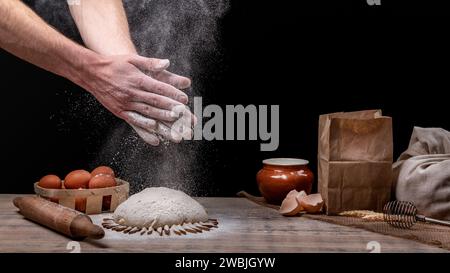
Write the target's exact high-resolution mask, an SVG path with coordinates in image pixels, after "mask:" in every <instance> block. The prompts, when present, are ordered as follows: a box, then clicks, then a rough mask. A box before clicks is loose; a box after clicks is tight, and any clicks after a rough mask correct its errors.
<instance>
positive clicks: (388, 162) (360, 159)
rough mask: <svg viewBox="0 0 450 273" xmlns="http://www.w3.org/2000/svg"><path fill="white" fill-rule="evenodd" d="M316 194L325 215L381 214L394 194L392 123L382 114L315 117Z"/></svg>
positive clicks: (367, 113)
mask: <svg viewBox="0 0 450 273" xmlns="http://www.w3.org/2000/svg"><path fill="white" fill-rule="evenodd" d="M318 158H319V165H318V180H319V192H320V193H321V194H322V197H323V198H324V201H325V208H326V212H327V214H329V215H333V214H337V213H339V212H341V211H346V210H357V209H365V210H375V211H381V210H382V208H383V206H384V204H385V203H386V202H388V201H389V200H390V197H391V189H392V161H393V144H392V120H391V118H389V117H384V116H382V114H381V111H380V110H370V111H360V112H351V113H333V114H327V115H322V116H320V118H319V151H318Z"/></svg>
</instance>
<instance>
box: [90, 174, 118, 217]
mask: <svg viewBox="0 0 450 273" xmlns="http://www.w3.org/2000/svg"><path fill="white" fill-rule="evenodd" d="M115 186H117V183H116V179H115V178H114V177H112V176H110V175H107V174H98V175H96V176H94V177H92V178H91V180H90V181H89V188H90V189H98V188H109V187H115ZM110 207H111V195H109V196H104V197H103V201H102V210H104V211H105V210H109V209H110Z"/></svg>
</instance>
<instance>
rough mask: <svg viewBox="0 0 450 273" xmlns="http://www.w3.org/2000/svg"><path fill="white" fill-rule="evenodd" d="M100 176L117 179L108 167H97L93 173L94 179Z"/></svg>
mask: <svg viewBox="0 0 450 273" xmlns="http://www.w3.org/2000/svg"><path fill="white" fill-rule="evenodd" d="M99 174H107V175H110V176H112V177H115V175H114V171H113V169H111V168H110V167H108V166H100V167H97V168H95V169H94V170H93V171H92V172H91V175H92V177H94V176H96V175H99Z"/></svg>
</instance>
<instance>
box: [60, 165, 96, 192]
mask: <svg viewBox="0 0 450 273" xmlns="http://www.w3.org/2000/svg"><path fill="white" fill-rule="evenodd" d="M89 180H91V174H90V173H89V172H88V171H85V170H76V171H72V172H70V173H69V174H67V175H66V178H64V186H65V188H66V189H79V188H82V189H86V188H87V187H88V183H89Z"/></svg>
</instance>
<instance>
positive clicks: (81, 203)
mask: <svg viewBox="0 0 450 273" xmlns="http://www.w3.org/2000/svg"><path fill="white" fill-rule="evenodd" d="M75 209H76V210H78V211H80V212H86V198H84V197H77V198H75Z"/></svg>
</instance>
